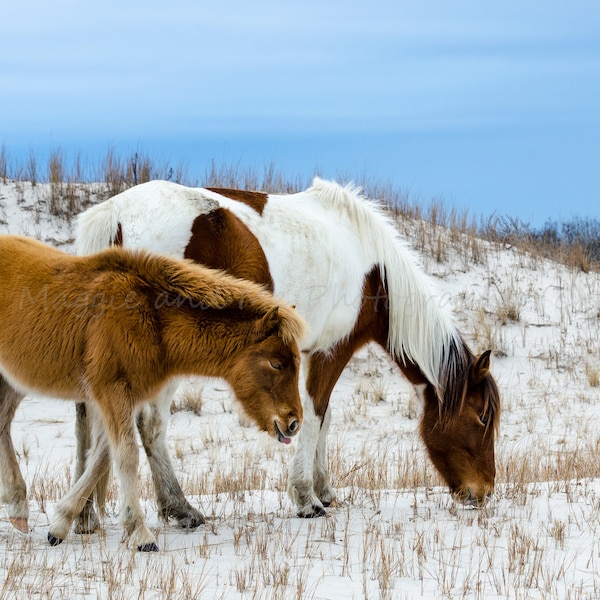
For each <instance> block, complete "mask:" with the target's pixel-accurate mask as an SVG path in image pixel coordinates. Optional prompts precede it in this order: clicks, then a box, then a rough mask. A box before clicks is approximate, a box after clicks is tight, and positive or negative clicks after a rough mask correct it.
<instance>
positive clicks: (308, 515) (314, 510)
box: [297, 504, 327, 519]
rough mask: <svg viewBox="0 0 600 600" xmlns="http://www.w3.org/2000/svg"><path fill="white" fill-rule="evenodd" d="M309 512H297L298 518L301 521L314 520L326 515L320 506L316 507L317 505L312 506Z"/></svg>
mask: <svg viewBox="0 0 600 600" xmlns="http://www.w3.org/2000/svg"><path fill="white" fill-rule="evenodd" d="M310 508H311V510H310V511H306V512H305V511H303V510H300V511H298V513H297V514H298V516H299V517H301V518H303V519H314V518H316V517H324V516H325V515H326V514H327V513H326V511H325V509H324V508H323V507H322V506H318V505H317V504H313V505H312V506H311V507H310Z"/></svg>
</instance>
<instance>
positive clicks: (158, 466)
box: [137, 383, 204, 529]
mask: <svg viewBox="0 0 600 600" xmlns="http://www.w3.org/2000/svg"><path fill="white" fill-rule="evenodd" d="M176 388H177V384H176V383H175V384H172V385H168V386H167V387H166V388H164V389H163V390H162V391H161V393H160V395H159V396H158V397H157V398H155V400H154V402H151V403H148V404H147V405H146V406H144V408H143V409H142V410H141V411H140V413H139V414H138V418H137V425H138V430H139V432H140V437H141V439H142V444H143V445H144V450H145V451H146V455H147V456H148V462H149V464H150V469H151V471H152V480H153V482H154V491H155V495H156V503H157V505H158V512H159V514H160V515H161V517H162V518H163V519H164V520H165V521H166V520H168V518H169V517H173V518H175V519H177V522H178V524H179V526H180V527H182V528H184V529H195V528H196V527H198V526H199V525H202V524H203V523H204V516H203V515H202V513H201V512H199V511H198V510H196V509H195V508H193V507H192V506H191V504H190V503H189V502H188V501H187V500H186V498H185V495H184V493H183V491H182V490H181V486H180V485H179V482H178V481H177V477H176V476H175V471H174V469H173V465H172V463H171V459H170V458H169V453H168V450H167V442H166V436H167V422H168V419H169V414H170V410H169V409H170V402H171V397H172V396H173V393H174V392H175V389H176Z"/></svg>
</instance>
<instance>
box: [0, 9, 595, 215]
mask: <svg viewBox="0 0 600 600" xmlns="http://www.w3.org/2000/svg"><path fill="white" fill-rule="evenodd" d="M487 4H489V3H482V2H477V1H472V2H470V1H465V0H459V1H456V2H445V1H442V0H425V1H420V2H418V3H417V2H410V3H409V2H405V1H402V0H400V1H399V0H395V1H391V0H386V1H382V0H371V1H369V2H357V1H352V0H346V1H343V2H342V1H337V0H335V1H332V2H326V1H325V0H320V1H319V2H316V1H313V0H309V1H304V2H301V3H300V2H292V1H283V0H279V1H270V2H269V1H266V2H265V1H261V0H257V1H255V2H252V3H249V2H246V1H244V0H220V1H219V2H210V3H207V2H202V1H197V0H196V1H183V0H173V1H172V2H170V3H169V4H168V6H167V4H166V3H164V2H160V3H159V2H154V1H153V0H145V1H144V2H141V1H138V0H132V1H127V0H122V1H121V2H114V1H112V0H109V1H103V2H101V3H94V4H93V5H92V4H91V3H82V2H78V1H77V2H76V1H66V0H56V1H55V2H52V3H50V2H47V1H46V0H31V1H27V2H21V3H17V2H13V3H10V5H7V6H4V7H3V11H2V13H3V14H2V19H1V20H0V92H1V93H0V144H4V146H5V147H6V150H7V152H8V154H9V156H15V157H17V156H21V155H22V156H25V155H26V154H28V153H29V152H30V151H31V150H33V151H35V152H36V153H37V154H38V155H39V156H40V157H42V158H43V157H44V156H45V155H46V154H47V153H48V152H49V151H50V149H52V148H57V147H59V148H61V149H62V150H63V152H64V153H65V154H66V155H67V156H69V155H74V154H76V153H82V154H83V155H84V156H87V157H89V159H90V160H91V161H94V160H95V158H96V156H102V155H103V154H104V153H105V152H106V150H107V149H108V148H109V147H113V148H116V149H117V150H119V151H121V150H122V151H123V152H124V153H129V152H133V151H136V150H137V149H139V150H143V151H144V152H146V153H147V154H150V155H151V156H153V157H156V158H157V159H158V160H168V161H173V162H180V163H185V164H186V165H187V167H188V170H189V172H190V173H191V174H197V176H199V177H200V178H201V177H202V175H203V174H204V173H205V172H206V170H207V166H208V164H209V162H210V161H211V159H214V160H215V161H216V162H217V163H227V164H233V165H240V168H243V167H245V166H248V167H251V168H256V169H259V170H260V169H261V168H262V167H264V165H266V164H270V163H274V165H275V167H276V168H279V169H281V170H283V171H285V172H286V173H289V174H290V175H291V176H300V177H302V178H304V179H309V178H310V177H311V176H312V174H314V173H316V172H318V173H319V174H321V175H322V176H325V177H332V178H337V179H340V180H348V179H361V178H363V177H367V178H369V179H370V180H373V181H382V182H388V181H390V182H393V183H394V184H395V185H396V186H397V187H398V188H399V189H401V190H404V191H407V192H408V193H409V195H410V196H411V197H413V198H414V199H418V200H421V201H423V202H424V203H427V202H429V201H430V200H431V199H432V198H438V199H443V200H444V201H445V202H446V203H447V204H448V205H452V206H456V207H457V208H461V209H462V208H466V209H468V210H469V211H470V212H471V213H472V214H475V215H481V214H482V215H489V214H492V213H496V214H502V215H504V214H506V215H511V216H518V217H520V218H522V219H523V220H525V221H529V222H532V223H534V224H541V223H543V222H544V221H545V220H546V219H548V218H553V219H564V218H570V217H572V216H575V215H578V216H583V217H594V218H600V194H599V191H598V189H599V184H598V173H599V172H600V114H599V113H600V111H599V107H600V5H598V4H597V3H595V2H592V1H578V0H574V1H570V2H566V1H562V0H561V1H557V2H548V0H544V1H532V2H529V1H528V2H523V1H520V2H516V1H514V0H508V1H505V2H503V3H495V4H496V5H495V6H492V7H490V6H486V5H487Z"/></svg>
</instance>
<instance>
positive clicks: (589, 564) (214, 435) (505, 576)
mask: <svg viewBox="0 0 600 600" xmlns="http://www.w3.org/2000/svg"><path fill="white" fill-rule="evenodd" d="M50 197H51V190H50V187H49V186H48V185H41V184H38V185H36V186H35V187H33V186H31V185H30V184H25V183H13V182H7V183H5V184H2V183H0V233H13V234H24V235H29V236H32V237H36V238H38V239H41V240H42V241H45V242H48V243H51V244H53V245H56V246H58V247H61V248H63V249H65V250H67V251H70V250H71V248H72V241H73V240H72V229H71V224H70V223H69V222H68V220H65V219H63V218H60V217H57V216H52V215H51V214H50V211H49V204H50ZM92 197H93V194H92ZM55 212H56V211H55ZM398 227H399V229H400V230H401V231H402V232H403V233H404V234H405V235H406V236H407V238H408V239H409V240H410V242H411V243H412V244H413V245H414V246H415V248H416V249H417V250H418V252H419V254H420V256H421V257H422V260H423V264H424V265H425V267H426V270H427V271H428V272H429V273H430V274H431V275H432V276H433V277H434V278H435V280H436V284H437V286H438V289H439V293H440V295H441V298H442V301H444V302H449V303H450V304H451V305H452V307H453V308H454V310H455V313H456V315H457V320H458V322H459V324H460V327H461V329H462V330H463V332H464V333H465V335H466V337H467V339H468V340H469V342H470V343H471V345H472V346H473V348H474V350H476V351H482V350H485V349H487V348H491V349H492V350H493V352H494V358H493V363H492V368H493V372H494V375H495V376H496V379H497V381H498V384H499V386H500V389H501V392H502V396H503V403H504V406H503V414H502V420H501V430H500V436H499V440H498V443H497V466H498V477H497V489H496V493H495V497H494V500H493V501H492V503H491V504H490V505H489V506H488V507H486V508H485V509H481V510H473V509H465V508H462V507H459V506H457V505H456V504H454V502H453V501H452V499H451V498H450V497H449V495H448V493H447V491H446V489H445V488H444V486H443V485H442V484H441V481H440V479H439V478H438V476H437V474H436V473H435V471H434V469H433V467H432V466H431V464H430V463H429V461H428V459H427V457H426V455H425V450H424V447H423V445H422V444H421V442H420V440H419V437H418V422H419V414H420V408H421V407H420V405H419V403H418V401H417V399H416V396H415V395H414V394H413V391H412V389H411V388H410V387H409V386H408V385H407V384H406V382H405V380H403V379H402V377H401V375H400V374H399V372H398V371H397V370H396V368H395V367H394V366H393V365H392V364H391V363H390V362H389V361H388V360H387V358H386V356H385V355H384V354H383V353H381V352H380V351H379V350H378V349H377V348H375V347H367V348H365V349H363V350H362V351H361V352H360V353H359V354H357V355H356V356H355V357H354V358H353V359H352V361H351V363H350V364H349V365H348V367H347V368H346V370H345V372H344V374H343V376H342V378H341V379H340V381H339V383H338V385H337V387H336V389H335V390H334V394H333V399H332V407H333V418H332V426H331V434H330V438H329V439H330V445H329V461H330V464H331V473H332V477H333V483H334V485H335V486H336V488H337V492H338V501H337V503H336V505H335V506H333V507H331V508H330V509H329V511H328V515H327V517H325V518H321V519H316V520H301V519H297V518H295V516H294V508H293V506H292V504H291V502H290V501H289V500H288V498H287V496H286V493H285V480H286V468H287V465H288V463H289V460H290V457H291V452H293V444H292V447H288V446H286V447H284V446H283V445H279V444H277V443H276V442H274V441H272V440H271V439H269V438H267V437H266V436H265V435H264V434H260V433H258V432H257V431H256V430H255V429H253V428H252V427H249V426H248V425H247V424H246V423H245V422H244V420H243V419H242V421H241V423H240V418H239V415H238V413H237V409H236V407H235V403H234V401H233V399H232V397H231V394H230V392H229V390H228V388H227V386H226V385H225V384H224V383H223V382H221V381H214V380H197V381H186V382H184V384H183V385H182V386H181V388H180V390H179V392H178V395H177V398H176V399H175V402H174V414H173V416H172V419H171V422H170V426H169V445H170V449H171V454H172V457H173V461H174V464H175V467H176V470H177V472H178V476H179V478H180V480H181V482H182V484H183V487H184V490H185V491H186V494H188V497H189V498H190V499H191V501H192V503H193V504H194V505H197V506H199V507H200V508H201V510H203V511H204V512H205V514H206V515H207V517H208V519H207V524H206V525H205V526H202V527H200V528H199V529H198V530H196V531H194V532H191V533H184V532H182V531H181V530H178V529H177V528H176V527H175V526H174V525H172V524H169V525H165V524H164V523H162V522H161V521H160V520H159V519H158V517H157V514H156V507H155V504H154V500H153V498H152V491H151V481H150V475H149V470H148V469H147V466H146V464H145V462H144V460H142V461H141V470H140V473H141V477H140V493H141V496H142V500H143V506H144V507H145V510H146V512H147V518H148V522H149V524H150V526H151V527H153V528H155V530H156V531H157V533H158V538H159V545H160V547H161V552H160V553H159V554H152V555H142V554H138V553H135V552H131V551H130V550H128V549H127V548H126V547H125V545H124V544H123V543H122V542H121V537H122V532H121V530H120V527H119V520H118V488H117V485H116V483H113V485H112V487H111V490H110V498H109V505H108V514H107V516H106V518H105V520H104V523H103V531H102V532H101V533H100V534H95V535H91V536H77V535H75V534H73V533H71V534H70V535H69V537H68V538H67V540H66V541H65V542H64V543H63V544H62V545H60V546H58V547H56V548H52V547H50V546H49V545H48V543H47V541H46V534H47V527H48V523H49V520H50V517H51V516H52V513H53V506H54V503H55V501H56V500H57V499H58V498H59V497H60V496H61V495H62V494H63V493H64V492H65V490H66V489H67V487H68V485H69V482H70V477H71V475H72V470H73V464H74V459H75V440H74V431H73V424H74V406H73V404H71V403H67V402H61V401H58V400H54V399H46V398H40V397H29V398H27V399H26V400H25V401H24V402H23V403H22V404H21V406H20V408H19V411H18V414H17V417H16V419H15V421H14V425H13V438H14V440H15V445H16V449H17V452H18V454H19V459H20V464H21V468H22V471H23V474H24V476H25V478H26V481H27V484H28V489H29V501H30V510H31V517H30V526H31V529H32V531H31V533H30V534H28V535H22V534H20V533H19V532H18V531H16V530H15V529H13V528H12V527H11V525H10V522H9V520H8V518H7V516H6V514H2V515H1V518H0V577H1V579H2V581H3V582H4V583H3V585H2V587H0V590H1V592H0V598H53V599H54V598H74V597H85V598H131V597H137V598H147V599H150V598H166V597H170V596H172V597H176V598H199V597H202V598H203V599H204V598H206V599H211V598H239V599H245V598H252V599H258V598H274V599H275V598H290V599H291V598H298V599H300V598H302V599H304V598H315V599H321V598H323V599H325V598H327V599H331V598H356V599H358V598H369V599H375V598H390V599H392V598H393V599H404V598H432V599H433V598H453V599H454V598H485V599H486V600H487V599H494V598H515V599H516V598H519V599H527V598H532V599H538V598H543V599H554V598H556V599H557V600H558V599H560V600H564V599H566V598H568V599H583V598H600V535H599V534H600V473H599V461H598V454H599V450H600V426H599V424H600V405H599V400H600V387H599V381H598V380H599V377H600V352H599V350H600V339H599V335H598V333H599V325H600V275H598V274H596V273H588V274H586V273H582V272H578V271H575V270H573V269H571V268H567V267H564V266H561V265H559V264H556V263H553V262H551V261H549V260H543V259H541V258H539V257H534V256H530V255H528V254H526V253H524V252H523V251H521V250H519V249H517V248H514V247H505V246H498V245H493V244H490V243H487V242H483V241H480V240H476V239H472V238H467V237H465V236H462V235H458V234H456V233H455V232H449V231H445V230H443V229H441V228H439V227H437V228H436V227H433V226H431V225H430V224H427V223H422V222H418V223H415V222H406V221H404V222H398ZM190 408H194V409H195V410H190Z"/></svg>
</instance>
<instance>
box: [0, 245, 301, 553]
mask: <svg viewBox="0 0 600 600" xmlns="http://www.w3.org/2000/svg"><path fill="white" fill-rule="evenodd" d="M303 331H304V322H303V320H302V319H301V317H299V316H298V313H297V312H296V311H295V310H293V309H292V308H290V307H288V306H287V305H285V304H283V303H281V302H277V301H276V300H275V299H274V298H273V296H272V295H271V294H270V293H268V292H267V291H265V290H264V289H263V288H262V287H261V286H259V285H256V284H255V283H252V282H249V281H242V280H237V279H235V278H234V277H232V276H230V275H227V274H225V273H223V272H221V271H215V270H212V269H208V268H206V267H203V266H200V265H197V264H194V263H192V262H191V261H182V260H176V259H171V258H166V257H160V256H154V255H152V254H149V253H148V252H146V251H134V250H128V249H124V248H117V247H115V248H110V249H108V250H104V251H103V252H100V253H98V254H94V255H91V256H85V257H79V256H69V255H68V254H65V253H63V252H61V251H59V250H56V249H54V248H51V247H49V246H46V245H45V244H42V243H41V242H37V241H35V240H31V239H28V238H24V237H17V236H0V418H1V421H0V422H1V430H0V467H1V468H0V484H1V488H0V491H1V498H2V501H3V502H4V503H5V504H8V512H9V516H10V518H11V521H12V522H13V524H14V525H15V527H17V528H19V529H21V530H22V531H27V517H28V507H27V500H26V487H25V481H24V480H23V477H22V475H21V471H20V469H19V465H18V462H17V458H16V456H15V451H14V447H13V444H12V440H11V436H10V426H11V422H12V419H13V417H14V414H15V410H16V408H17V406H18V404H19V402H20V401H21V399H22V398H23V396H24V395H25V394H26V393H29V392H33V393H42V394H46V395H49V396H53V397H57V398H65V399H70V400H76V401H82V400H84V401H85V403H86V406H87V409H88V412H89V413H91V415H92V419H91V424H92V435H91V436H90V437H91V440H92V449H91V455H90V457H89V459H88V464H87V467H86V469H85V471H83V472H82V473H80V475H81V476H80V477H79V479H78V480H77V482H76V483H75V484H74V486H73V487H72V489H71V490H70V491H69V493H68V494H67V495H66V496H65V497H64V498H63V499H62V500H61V501H60V502H59V503H58V504H57V507H56V514H55V518H54V520H53V522H52V524H51V525H50V529H49V533H48V540H49V541H50V543H51V544H53V545H55V544H58V543H60V542H61V541H62V540H63V539H64V538H65V537H66V535H67V532H68V531H69V528H70V526H71V524H72V522H73V520H74V519H75V517H76V516H77V515H79V514H80V513H81V511H82V509H83V508H84V504H85V502H86V498H88V497H89V496H90V494H91V493H92V491H93V489H94V487H95V486H96V484H97V482H98V480H99V479H101V478H102V476H103V475H104V474H105V473H106V471H107V468H108V466H109V465H110V457H111V455H112V458H113V460H114V463H115V466H116V471H117V473H118V475H119V477H120V483H121V495H122V498H121V501H122V506H121V518H122V521H123V525H124V527H125V530H126V531H127V533H128V534H129V539H130V543H131V545H132V546H134V547H137V548H138V549H140V550H145V551H153V550H157V545H156V539H155V536H154V535H153V534H152V533H151V532H150V530H149V529H148V528H147V527H146V525H145V523H144V519H143V514H142V511H141V508H140V504H139V498H138V495H137V485H136V484H137V478H136V476H137V468H138V448H137V442H136V437H135V414H136V412H137V411H139V410H140V408H141V405H142V404H143V403H144V402H145V401H148V400H152V401H153V411H152V413H153V414H154V416H155V420H156V421H157V422H161V425H164V420H162V419H166V415H168V412H169V402H168V400H169V399H168V398H167V402H166V407H165V406H164V404H165V402H164V399H165V398H166V395H165V393H164V390H165V386H167V388H166V389H169V382H170V381H171V379H172V378H173V377H177V376H180V375H185V374H196V375H204V376H211V377H222V378H224V379H226V380H227V381H228V382H229V383H230V384H231V386H232V388H233V390H234V392H235V395H236V397H237V399H238V400H239V401H240V403H241V405H242V407H243V408H244V410H245V412H246V413H247V414H248V415H249V416H250V417H251V418H252V419H253V420H254V421H255V422H256V424H257V425H258V427H259V428H260V429H262V430H264V431H266V432H268V433H269V434H271V435H272V436H274V437H276V438H278V439H279V440H280V441H285V442H289V441H290V437H291V436H294V435H295V434H296V433H298V431H299V430H300V424H301V422H302V404H301V400H300V396H299V393H298V369H299V365H300V356H299V351H298V345H297V341H298V339H299V338H300V336H301V335H302V334H303ZM162 443H164V440H163V442H162ZM159 445H160V444H159ZM147 449H148V447H147ZM158 460H162V461H163V462H162V467H163V468H164V469H165V470H166V472H167V473H166V475H162V474H161V475H160V477H168V476H169V472H172V470H173V469H172V467H171V464H170V462H169V460H168V457H166V456H163V457H162V458H159V459H158ZM165 461H166V463H165ZM157 464H158V463H157V462H156V460H155V461H154V463H153V465H154V467H155V469H154V471H156V470H157V469H156V467H157ZM155 474H156V473H155ZM159 503H160V498H159ZM196 518H197V519H201V516H198V515H196Z"/></svg>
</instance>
